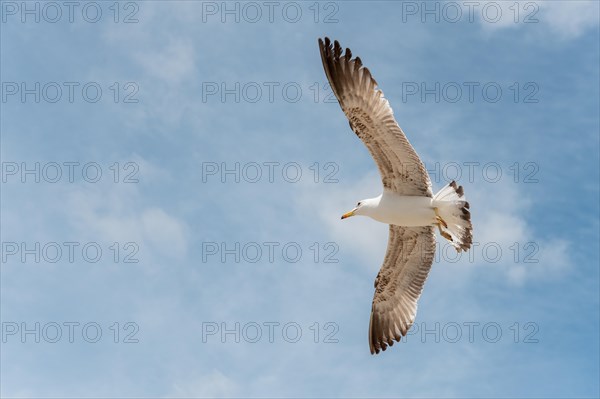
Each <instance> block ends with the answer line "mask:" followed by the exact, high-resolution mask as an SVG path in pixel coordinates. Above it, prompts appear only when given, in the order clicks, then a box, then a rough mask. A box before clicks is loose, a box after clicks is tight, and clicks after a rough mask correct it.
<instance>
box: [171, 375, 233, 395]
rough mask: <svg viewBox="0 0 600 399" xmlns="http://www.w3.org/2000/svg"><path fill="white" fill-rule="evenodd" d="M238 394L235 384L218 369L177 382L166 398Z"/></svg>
mask: <svg viewBox="0 0 600 399" xmlns="http://www.w3.org/2000/svg"><path fill="white" fill-rule="evenodd" d="M238 395H239V391H238V388H237V384H236V382H235V381H233V380H232V379H231V378H229V377H227V376H226V375H224V374H223V373H222V372H221V371H219V370H213V371H212V372H210V373H208V374H206V375H202V376H200V377H196V378H192V379H190V380H188V381H183V382H178V383H176V384H175V385H174V387H173V391H172V392H171V393H170V394H168V395H166V397H168V398H228V397H229V398H231V397H235V396H238Z"/></svg>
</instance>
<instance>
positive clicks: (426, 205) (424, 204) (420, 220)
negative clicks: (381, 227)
mask: <svg viewBox="0 0 600 399" xmlns="http://www.w3.org/2000/svg"><path fill="white" fill-rule="evenodd" d="M431 202H432V198H430V197H415V196H403V195H397V194H395V193H391V192H387V191H386V192H384V193H383V195H382V196H381V200H380V202H379V206H378V207H377V209H376V210H375V212H374V213H373V214H372V215H370V216H371V217H372V218H373V219H375V220H377V221H379V222H382V223H387V224H395V225H397V226H406V227H415V226H430V225H433V224H435V223H436V219H435V217H436V216H435V211H434V210H433V206H432V205H431Z"/></svg>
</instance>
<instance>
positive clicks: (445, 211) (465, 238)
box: [433, 181, 473, 252]
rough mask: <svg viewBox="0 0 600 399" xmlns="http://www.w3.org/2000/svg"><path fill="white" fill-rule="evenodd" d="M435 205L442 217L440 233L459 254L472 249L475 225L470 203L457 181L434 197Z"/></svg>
mask: <svg viewBox="0 0 600 399" xmlns="http://www.w3.org/2000/svg"><path fill="white" fill-rule="evenodd" d="M433 205H434V207H436V208H437V212H438V216H439V217H440V219H441V220H440V224H439V227H440V232H441V233H442V236H444V237H445V238H447V239H448V241H450V242H451V243H452V245H453V246H454V248H456V250H457V251H458V252H460V251H466V250H467V249H469V248H471V244H472V243H473V225H472V224H471V212H470V211H469V203H468V202H467V199H466V198H465V192H464V190H463V187H462V186H458V185H457V184H456V182H455V181H452V182H451V183H450V184H448V185H447V186H445V187H444V188H442V189H441V190H440V191H439V192H438V193H437V194H436V195H434V196H433Z"/></svg>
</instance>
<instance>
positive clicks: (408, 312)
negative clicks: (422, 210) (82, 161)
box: [369, 225, 435, 353]
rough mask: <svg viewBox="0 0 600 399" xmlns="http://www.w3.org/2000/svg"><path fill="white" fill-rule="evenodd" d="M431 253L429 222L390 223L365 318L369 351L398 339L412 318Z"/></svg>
mask: <svg viewBox="0 0 600 399" xmlns="http://www.w3.org/2000/svg"><path fill="white" fill-rule="evenodd" d="M434 253H435V235H434V228H433V227H432V226H424V227H400V226H394V225H390V235H389V239H388V247H387V252H386V254H385V259H384V261H383V265H382V266H381V269H380V270H379V274H377V278H376V279H375V295H374V297H373V307H372V310H371V320H370V322H369V346H370V349H371V353H379V351H381V350H386V348H387V347H388V346H392V345H393V344H394V340H396V341H398V342H400V338H401V337H402V336H404V335H406V333H407V332H408V330H409V329H410V327H411V326H412V324H413V323H414V321H415V316H416V314H417V301H418V300H419V297H420V296H421V291H423V285H424V284H425V280H426V279H427V275H428V274H429V270H430V269H431V264H432V263H433V257H434Z"/></svg>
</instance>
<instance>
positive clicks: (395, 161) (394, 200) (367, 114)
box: [319, 37, 473, 354]
mask: <svg viewBox="0 0 600 399" xmlns="http://www.w3.org/2000/svg"><path fill="white" fill-rule="evenodd" d="M319 48H320V51H321V60H322V61H323V68H324V69H325V74H326V75H327V79H328V80H329V84H330V85H331V88H332V90H333V93H334V94H335V96H336V97H337V99H338V102H339V104H340V106H341V107H342V110H343V111H344V114H346V117H347V118H348V121H349V122H350V128H351V129H352V130H353V131H354V133H356V135H357V136H358V138H359V139H361V140H362V142H363V143H364V144H365V146H366V147H367V149H368V150H369V152H370V153H371V156H372V157H373V159H374V160H375V163H376V164H377V167H378V169H379V173H380V175H381V180H382V182H383V193H382V194H381V195H379V196H378V197H375V198H368V199H364V200H362V201H360V202H358V203H357V204H356V207H355V208H354V209H352V210H351V211H350V212H348V213H346V214H344V215H343V216H342V219H347V218H349V217H351V216H356V215H362V216H368V217H370V218H372V219H374V220H376V221H378V222H381V223H386V224H389V238H388V245H387V251H386V254H385V258H384V260H383V265H382V266H381V269H380V270H379V273H378V274H377V278H376V279H375V295H374V296H373V304H372V308H371V318H370V321H369V347H370V350H371V354H376V353H379V352H380V351H385V350H386V348H387V347H388V346H392V345H393V344H394V341H396V342H400V339H401V337H402V336H405V335H406V333H407V332H408V330H409V329H410V328H411V326H412V324H413V323H414V321H415V317H416V314H417V301H418V300H419V297H420V296H421V292H422V291H423V285H424V283H425V280H426V279H427V276H428V274H429V270H430V269H431V264H432V263H433V257H434V253H435V229H436V228H437V229H438V230H439V232H440V235H441V236H442V237H444V238H445V239H447V240H448V241H450V243H451V244H452V245H453V246H454V248H455V249H456V250H457V251H458V252H460V251H466V250H468V249H469V248H470V247H471V243H472V240H473V235H472V230H473V226H472V225H471V214H470V212H469V203H468V202H467V200H466V198H465V194H464V190H463V187H462V186H458V185H457V184H456V182H454V181H452V182H451V183H450V184H448V185H446V186H445V187H443V188H442V189H441V190H440V191H439V192H438V193H437V194H435V195H433V193H432V191H431V180H430V178H429V174H428V173H427V169H425V166H424V165H423V162H421V159H420V158H419V156H418V155H417V153H416V151H415V149H414V148H413V147H412V146H411V145H410V143H409V142H408V139H407V138H406V135H405V134H404V132H403V131H402V129H400V126H399V125H398V123H397V122H396V120H395V119H394V113H393V111H392V108H391V107H390V105H389V103H388V101H387V100H386V99H385V98H384V96H383V92H382V91H381V90H380V89H379V87H378V85H377V82H376V81H375V79H373V77H372V76H371V73H370V72H369V70H368V69H367V68H366V67H364V66H363V64H362V61H361V60H360V58H359V57H356V58H352V52H351V51H350V49H348V48H346V51H345V52H343V50H342V47H341V46H340V44H339V43H338V41H337V40H336V41H335V42H334V43H331V41H330V40H329V38H327V37H326V38H325V40H322V39H319Z"/></svg>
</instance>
